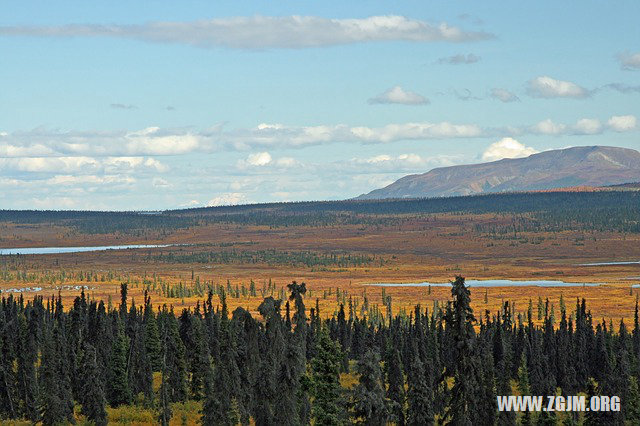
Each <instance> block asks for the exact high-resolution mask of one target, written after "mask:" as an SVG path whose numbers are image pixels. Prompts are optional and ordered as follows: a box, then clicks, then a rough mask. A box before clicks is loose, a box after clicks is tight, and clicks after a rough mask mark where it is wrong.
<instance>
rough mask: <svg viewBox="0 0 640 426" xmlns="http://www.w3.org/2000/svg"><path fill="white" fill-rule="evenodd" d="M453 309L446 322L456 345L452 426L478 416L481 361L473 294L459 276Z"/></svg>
mask: <svg viewBox="0 0 640 426" xmlns="http://www.w3.org/2000/svg"><path fill="white" fill-rule="evenodd" d="M451 295H452V297H453V309H452V310H451V312H448V313H447V316H446V317H445V321H447V328H448V329H450V330H451V337H452V340H453V344H454V347H453V348H454V350H455V355H454V363H453V365H452V368H453V377H454V384H453V388H452V389H451V400H450V403H449V411H448V413H447V418H448V419H449V420H450V422H451V424H453V425H469V426H471V425H473V424H474V420H475V419H476V418H477V415H478V414H479V413H478V412H477V411H476V410H475V409H474V408H475V407H476V405H477V404H478V396H477V390H478V388H479V387H480V383H479V380H478V370H479V368H478V362H479V359H478V357H477V356H476V347H475V346H476V341H475V340H476V338H475V331H474V328H473V323H474V321H475V317H474V316H473V311H472V309H471V298H470V295H471V293H470V292H469V289H468V288H467V287H466V286H465V284H464V278H462V277H456V279H455V281H454V283H453V288H452V289H451Z"/></svg>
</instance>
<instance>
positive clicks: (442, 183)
mask: <svg viewBox="0 0 640 426" xmlns="http://www.w3.org/2000/svg"><path fill="white" fill-rule="evenodd" d="M638 181H640V152H638V151H636V150H633V149H627V148H616V147H610V146H580V147H575V148H567V149H558V150H553V151H545V152H541V153H539V154H533V155H531V156H529V157H526V158H508V159H503V160H499V161H493V162H491V163H481V164H470V165H464V166H452V167H440V168H437V169H433V170H431V171H429V172H427V173H423V174H420V175H409V176H405V177H403V178H401V179H399V180H397V181H395V182H394V183H392V184H391V185H389V186H387V187H385V188H381V189H376V190H374V191H371V192H369V193H368V194H363V195H360V196H359V197H357V199H361V200H365V199H382V198H418V197H439V196H454V195H472V194H478V193H482V192H505V191H536V190H550V189H556V188H564V187H582V186H584V187H601V186H611V185H620V184H625V183H628V182H638Z"/></svg>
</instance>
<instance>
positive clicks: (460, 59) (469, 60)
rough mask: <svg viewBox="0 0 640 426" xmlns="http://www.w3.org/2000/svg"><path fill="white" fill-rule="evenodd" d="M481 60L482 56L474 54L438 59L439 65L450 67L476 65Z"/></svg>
mask: <svg viewBox="0 0 640 426" xmlns="http://www.w3.org/2000/svg"><path fill="white" fill-rule="evenodd" d="M480 59H481V58H480V56H476V55H474V54H473V53H468V54H466V55H463V54H458V55H453V56H447V57H445V58H440V59H438V63H439V64H450V65H462V64H475V63H476V62H479V61H480Z"/></svg>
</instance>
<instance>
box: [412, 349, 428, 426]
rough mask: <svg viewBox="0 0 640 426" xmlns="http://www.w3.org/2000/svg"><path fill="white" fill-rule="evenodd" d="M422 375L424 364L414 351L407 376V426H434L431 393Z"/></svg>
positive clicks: (423, 373)
mask: <svg viewBox="0 0 640 426" xmlns="http://www.w3.org/2000/svg"><path fill="white" fill-rule="evenodd" d="M424 375H425V368H424V364H423V363H422V361H421V360H420V357H419V355H418V354H417V351H416V353H414V358H413V361H412V362H411V364H410V366H409V372H408V374H407V385H408V386H407V387H408V389H407V425H410V426H419V425H432V424H434V423H433V422H434V412H433V392H432V390H431V387H430V386H429V383H428V382H427V381H426V380H425V379H424Z"/></svg>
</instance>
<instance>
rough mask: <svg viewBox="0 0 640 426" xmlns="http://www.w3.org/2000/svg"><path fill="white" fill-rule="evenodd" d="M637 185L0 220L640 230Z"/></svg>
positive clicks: (81, 225) (85, 224) (127, 229)
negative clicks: (474, 217)
mask: <svg viewBox="0 0 640 426" xmlns="http://www.w3.org/2000/svg"><path fill="white" fill-rule="evenodd" d="M638 206H640V192H639V191H600V192H522V193H503V194H485V195H475V196H466V197H447V198H419V199H407V200H344V201H316V202H295V203H268V204H250V205H240V206H226V207H203V208H196V209H188V210H167V211H163V212H153V213H148V212H89V211H36V210H20V211H18V210H0V224H1V223H8V222H11V223H18V224H33V225H59V226H66V227H70V228H72V229H74V230H76V231H77V232H80V233H83V234H109V233H118V234H124V235H133V236H141V235H145V234H148V233H161V234H165V235H166V234H168V233H171V232H174V231H176V230H181V229H188V228H193V227H197V226H201V225H209V224H236V225H256V226H271V227H294V226H311V227H326V226H335V225H345V224H362V225H393V224H396V223H398V221H400V220H403V219H406V217H407V216H416V215H427V214H440V213H459V214H499V215H512V216H518V217H525V219H526V221H527V222H528V226H530V227H532V229H533V228H537V229H544V230H551V231H557V230H571V229H578V230H607V231H624V232H639V231H640V208H639V207H638Z"/></svg>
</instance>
